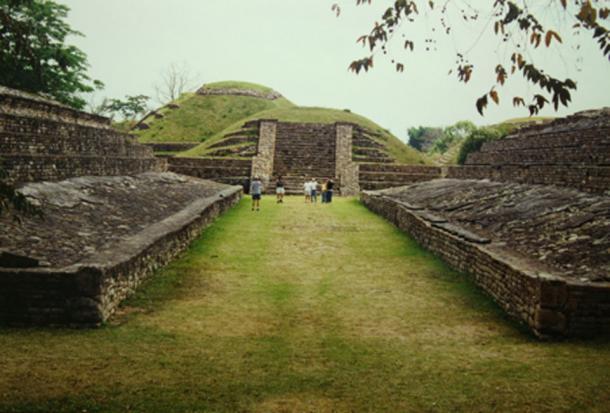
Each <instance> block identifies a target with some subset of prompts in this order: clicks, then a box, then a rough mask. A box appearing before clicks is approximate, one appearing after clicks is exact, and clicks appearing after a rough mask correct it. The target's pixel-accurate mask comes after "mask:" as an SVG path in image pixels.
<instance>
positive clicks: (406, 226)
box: [361, 191, 610, 337]
mask: <svg viewBox="0 0 610 413" xmlns="http://www.w3.org/2000/svg"><path fill="white" fill-rule="evenodd" d="M361 199H362V202H363V203H364V204H365V205H366V206H367V207H368V208H369V209H370V210H372V211H373V212H375V213H377V214H379V215H381V216H383V217H385V218H386V219H387V220H389V221H390V222H392V223H393V224H394V225H396V226H397V227H398V228H400V229H401V230H402V231H404V232H406V233H408V234H409V235H410V236H412V237H413V238H414V239H415V240H416V241H417V242H418V243H419V244H420V245H422V246H423V247H425V248H427V249H429V250H430V251H432V252H433V253H434V254H436V255H438V256H439V257H440V258H442V259H443V260H444V261H445V262H447V263H448V264H449V265H450V266H451V267H453V268H455V269H457V270H459V271H463V272H467V273H469V274H471V275H472V277H473V279H474V281H475V283H476V284H477V285H478V286H480V287H481V288H482V289H483V290H485V291H486V292H487V293H488V294H489V295H490V296H491V297H492V298H493V299H494V300H495V301H496V302H497V303H498V304H499V305H500V306H501V307H502V308H503V309H504V310H505V311H506V312H507V313H508V314H509V315H511V316H512V317H514V318H516V319H518V320H520V321H521V322H523V323H524V324H526V325H527V326H528V327H529V328H530V329H531V330H532V331H533V332H534V334H536V335H538V336H541V337H547V336H578V337H583V336H592V335H599V334H604V333H607V332H610V283H600V284H597V285H591V284H585V283H579V282H576V281H571V280H565V279H559V278H557V277H552V276H549V277H546V278H545V277H541V276H536V275H533V274H530V273H527V272H525V271H523V270H520V269H519V268H518V267H517V266H515V265H513V264H511V262H510V260H507V258H506V257H505V256H504V255H503V254H501V253H499V252H498V251H494V249H493V248H491V247H489V246H486V245H485V244H482V243H478V242H476V237H473V238H472V239H471V240H468V239H465V237H458V236H456V235H453V234H451V233H449V232H447V231H444V230H443V229H442V226H441V225H436V224H435V223H434V222H433V220H429V219H426V217H425V216H424V215H420V214H418V213H417V211H415V210H412V209H411V208H410V207H409V205H405V204H403V203H401V202H399V201H396V200H392V199H390V198H388V197H385V196H382V195H378V194H374V193H370V192H366V191H365V192H363V193H362V194H361ZM466 238H468V237H466Z"/></svg>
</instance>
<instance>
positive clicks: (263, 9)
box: [58, 0, 610, 139]
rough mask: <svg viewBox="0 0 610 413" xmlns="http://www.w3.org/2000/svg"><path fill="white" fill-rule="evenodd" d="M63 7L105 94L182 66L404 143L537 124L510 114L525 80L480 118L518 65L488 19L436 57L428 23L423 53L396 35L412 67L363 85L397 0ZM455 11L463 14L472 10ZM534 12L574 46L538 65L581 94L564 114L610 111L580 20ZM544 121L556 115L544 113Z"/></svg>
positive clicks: (211, 0) (459, 32)
mask: <svg viewBox="0 0 610 413" xmlns="http://www.w3.org/2000/svg"><path fill="white" fill-rule="evenodd" d="M58 1H59V2H60V3H63V4H66V5H68V6H69V7H70V8H71V13H70V15H69V18H68V22H69V23H70V25H71V26H72V27H73V28H74V29H76V30H79V31H81V32H82V33H83V34H84V35H85V37H82V38H73V39H71V42H72V43H73V44H75V45H76V46H78V47H80V48H81V49H82V50H83V51H84V52H85V53H86V54H87V55H88V57H89V63H90V64H91V70H90V74H91V75H92V76H93V77H94V78H97V79H100V80H102V81H103V82H104V83H105V84H106V88H105V90H104V91H103V92H102V94H101V96H108V97H113V98H121V97H123V96H125V95H126V94H129V95H133V94H146V95H149V96H154V89H153V84H154V83H155V82H158V81H159V80H160V77H161V73H162V72H163V71H164V69H166V68H167V67H168V66H169V64H170V63H172V62H174V63H179V64H186V65H188V67H190V68H191V70H192V72H194V73H197V74H198V75H199V76H198V78H199V79H200V81H199V82H197V83H201V84H203V83H209V82H215V81H221V80H243V81H249V82H255V83H260V84H263V85H267V86H270V87H272V88H274V89H275V90H277V91H279V92H280V93H282V94H283V95H284V96H286V97H287V98H288V99H290V100H291V101H293V102H294V103H296V104H299V105H305V106H323V107H333V108H339V109H344V108H349V109H351V110H352V111H353V112H356V113H360V114H362V115H364V116H367V117H369V118H371V119H372V120H374V121H376V122H377V123H379V124H380V125H382V126H383V127H385V128H388V129H390V130H391V131H392V132H393V133H394V134H395V135H397V136H399V137H400V138H402V139H405V138H406V135H407V134H406V129H407V128H408V127H411V126H418V125H428V126H446V125H449V124H452V123H454V122H456V121H458V120H463V119H468V120H472V121H474V122H475V123H477V124H487V123H494V122H497V121H501V120H504V119H507V118H511V117H521V116H527V112H526V110H525V109H523V108H520V109H514V108H513V107H512V104H511V101H512V96H514V95H517V94H519V93H522V92H523V91H524V90H527V86H524V84H523V82H520V81H516V78H515V81H509V83H507V85H506V86H505V87H504V88H500V89H499V90H498V91H499V93H500V98H501V105H500V106H495V105H494V104H491V105H490V106H489V108H488V110H487V112H486V115H485V117H484V118H482V117H481V116H479V115H478V113H477V112H476V109H475V106H474V103H475V100H476V98H477V97H479V96H480V95H482V94H483V93H485V92H486V91H488V90H489V89H490V87H491V86H492V85H493V82H494V75H493V68H494V67H495V65H496V64H497V63H499V60H498V59H504V58H506V56H507V55H506V53H507V52H506V50H504V49H502V47H500V46H502V45H501V43H500V42H499V41H498V39H497V37H495V36H494V34H493V31H492V29H491V26H486V24H487V23H488V22H489V19H488V17H489V16H488V15H482V16H479V17H480V18H479V19H478V22H480V23H481V24H482V25H478V26H477V25H476V24H475V25H474V26H473V25H472V24H469V25H465V24H463V23H462V20H461V17H459V16H457V15H453V17H454V18H453V21H455V22H457V23H456V24H454V32H453V33H454V34H453V36H451V37H448V36H445V35H436V33H438V32H439V31H438V30H437V31H436V32H435V33H434V34H435V35H436V37H435V40H437V43H436V48H437V51H432V52H428V53H426V52H423V50H422V49H423V48H424V46H425V44H424V41H423V39H424V37H425V36H424V34H422V33H424V31H425V30H426V29H427V28H429V24H431V22H432V21H433V20H432V18H431V19H428V20H427V19H425V18H424V19H422V20H421V23H420V24H419V25H417V26H413V27H412V29H411V30H412V32H411V33H416V37H415V38H416V39H419V41H418V42H416V53H413V54H407V53H405V52H403V51H402V50H400V49H401V48H402V44H401V43H402V42H403V41H404V39H401V38H400V37H399V36H397V42H396V46H397V47H396V49H397V52H395V54H394V56H396V57H397V58H398V59H399V60H400V59H402V60H404V63H405V66H406V70H405V72H404V73H396V72H395V71H394V68H393V66H392V65H391V64H390V62H389V59H384V57H383V56H381V55H379V56H378V57H376V59H375V69H374V70H373V71H372V72H370V73H367V74H360V75H358V76H356V75H355V74H353V73H351V72H349V71H348V70H347V67H348V65H349V63H350V62H351V61H352V60H354V59H356V58H360V57H364V56H365V55H366V54H367V51H366V50H364V49H363V48H362V47H361V46H360V45H357V44H356V39H357V38H358V37H359V36H360V35H362V34H364V33H368V31H369V30H370V28H371V27H372V24H373V22H374V21H375V20H376V19H379V17H380V16H381V13H382V11H383V10H384V9H385V8H386V7H387V6H388V5H389V4H390V3H392V2H391V1H389V0H385V1H384V0H374V1H373V5H372V6H360V7H356V6H355V0H58ZM333 3H339V4H340V5H341V7H342V13H341V16H340V17H339V18H337V17H336V16H335V15H334V13H333V12H332V11H331V6H332V4H333ZM423 3H427V2H423ZM452 3H453V4H461V6H460V7H463V5H464V4H466V3H467V2H465V1H454V2H452ZM469 3H470V4H476V3H484V4H489V3H491V1H490V0H473V1H470V2H469ZM532 3H533V4H538V5H540V6H541V7H540V8H539V9H538V11H539V12H540V13H542V15H543V17H546V18H549V19H550V21H551V22H553V24H555V26H557V25H559V26H560V27H559V29H560V30H559V31H560V33H561V34H562V37H563V39H564V44H566V46H565V47H563V48H562V49H561V56H560V57H556V55H553V54H550V53H548V52H546V51H543V54H542V55H538V56H537V60H536V62H537V63H540V62H544V64H545V66H546V67H548V68H550V69H553V71H551V73H553V74H555V75H556V76H558V77H559V78H564V77H570V78H572V79H573V80H575V81H576V82H577V84H578V88H579V89H578V90H577V91H576V93H575V94H574V95H573V104H572V105H571V106H570V108H569V109H561V110H560V111H559V115H566V114H569V113H572V112H575V111H578V110H583V109H590V108H596V107H601V106H610V63H609V62H608V60H607V59H605V58H604V57H602V56H601V54H600V53H599V51H598V49H597V48H596V47H595V44H594V43H593V42H591V41H590V35H589V34H588V33H583V34H582V36H580V38H579V39H580V40H579V41H580V43H582V44H583V47H582V48H581V49H580V50H576V49H575V48H574V44H575V43H573V42H571V41H570V36H569V32H570V31H571V30H570V29H567V27H570V26H571V21H565V20H562V18H561V16H560V17H557V16H553V15H549V14H550V12H549V11H548V8H547V7H546V5H548V3H549V2H548V1H542V0H541V1H535V2H530V4H532ZM557 3H558V2H557ZM456 17H457V18H456ZM477 24H478V23H477ZM549 27H550V26H549ZM481 34H482V35H481ZM407 35H408V36H407V38H413V37H411V35H410V34H409V33H408V32H407ZM480 35H481V36H480ZM477 39H478V41H477ZM473 45H474V47H473V48H472V50H471V51H470V52H469V54H468V56H469V58H470V61H471V63H474V64H475V73H474V77H473V80H472V81H471V82H470V83H469V84H468V85H464V84H463V83H459V82H458V81H457V80H456V77H455V74H452V75H448V70H449V69H452V68H453V66H454V63H455V52H456V51H464V50H466V49H469V48H471V46H473ZM553 50H557V49H553ZM544 53H546V54H544ZM581 59H582V61H581ZM530 90H535V89H530ZM541 115H549V116H554V115H556V114H555V112H554V111H553V110H545V111H544V112H543V113H541Z"/></svg>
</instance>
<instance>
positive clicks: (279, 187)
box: [275, 175, 286, 204]
mask: <svg viewBox="0 0 610 413" xmlns="http://www.w3.org/2000/svg"><path fill="white" fill-rule="evenodd" d="M285 193H286V189H285V188H284V180H283V179H282V176H281V175H280V176H278V178H277V181H276V182H275V194H276V197H277V201H276V202H277V203H278V204H283V203H284V194H285Z"/></svg>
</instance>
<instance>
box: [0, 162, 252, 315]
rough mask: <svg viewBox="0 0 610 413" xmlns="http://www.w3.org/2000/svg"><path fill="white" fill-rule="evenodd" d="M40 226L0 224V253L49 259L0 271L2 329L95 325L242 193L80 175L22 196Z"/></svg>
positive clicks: (157, 176) (199, 183)
mask: <svg viewBox="0 0 610 413" xmlns="http://www.w3.org/2000/svg"><path fill="white" fill-rule="evenodd" d="M21 191H22V192H23V193H24V194H26V195H27V196H28V198H30V199H32V200H34V201H35V202H36V203H39V204H40V205H41V206H42V207H43V211H44V216H43V218H38V217H25V218H24V219H23V220H22V223H21V224H20V225H17V224H16V223H15V222H14V221H13V220H11V219H10V217H2V218H0V225H1V227H2V229H3V231H2V232H0V248H2V249H3V250H4V251H8V252H10V253H14V254H18V255H23V256H32V257H37V259H38V258H40V259H41V260H44V261H47V264H46V267H44V268H41V267H38V268H33V269H31V268H27V269H19V268H0V322H4V323H8V324H47V325H76V326H93V325H99V324H100V323H101V322H103V321H105V320H107V319H108V317H109V316H110V315H111V314H112V313H113V312H114V310H115V308H116V306H117V305H118V304H119V303H120V302H121V301H122V300H123V299H124V298H125V297H127V296H128V295H129V294H131V293H132V292H133V291H135V289H136V288H137V286H138V285H139V284H140V283H141V281H142V280H143V279H144V278H146V277H147V276H149V275H150V274H151V273H152V272H153V271H154V270H155V269H157V268H159V267H160V266H162V265H164V264H166V263H167V262H169V261H170V260H171V259H172V258H173V257H174V256H175V255H176V254H177V253H179V252H180V251H182V250H183V249H184V248H186V247H187V246H188V244H189V243H190V241H191V240H192V239H193V238H194V237H196V236H197V235H198V234H199V233H200V231H201V228H203V227H205V226H206V225H207V224H209V223H210V222H211V220H213V219H214V218H215V217H216V216H218V215H219V214H220V213H222V212H223V211H225V210H226V209H227V208H229V207H231V206H232V205H233V204H234V203H235V202H237V201H238V200H239V197H240V195H241V187H230V186H227V185H223V184H219V183H215V182H211V181H203V180H199V179H196V178H191V177H186V176H180V175H176V174H173V173H145V174H141V175H137V176H122V177H81V178H73V179H70V180H67V181H62V182H53V183H51V182H43V183H32V184H29V185H27V186H25V187H23V188H22V189H21Z"/></svg>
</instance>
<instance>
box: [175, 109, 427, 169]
mask: <svg viewBox="0 0 610 413" xmlns="http://www.w3.org/2000/svg"><path fill="white" fill-rule="evenodd" d="M255 119H277V120H279V121H281V122H307V123H335V122H351V123H355V124H357V125H360V126H362V127H364V128H366V129H368V130H370V131H372V132H376V133H378V134H380V137H379V138H377V140H378V141H379V142H380V143H381V144H383V145H384V146H385V149H386V151H387V152H388V154H389V155H390V156H392V157H393V158H395V159H396V160H397V161H398V162H400V163H405V164H424V163H428V161H426V160H425V158H424V156H423V155H422V154H420V153H418V152H417V151H416V150H414V149H413V148H410V147H408V146H407V145H405V144H404V143H403V142H402V141H400V140H399V139H398V138H397V137H396V136H394V135H392V133H390V132H389V131H388V130H387V129H383V128H382V127H381V126H379V125H378V124H376V123H375V122H373V121H371V120H370V119H367V118H365V117H364V116H361V115H357V114H354V113H352V112H349V111H345V110H339V109H328V108H319V107H302V106H298V107H297V106H293V107H281V108H276V109H271V110H267V111H264V112H260V113H257V114H255V115H252V116H249V117H247V118H244V119H241V120H239V121H238V122H235V123H234V124H232V125H230V126H228V127H227V128H226V129H224V130H222V131H220V132H219V133H217V134H215V135H214V136H212V137H211V138H210V139H208V140H207V141H206V142H204V143H202V144H201V145H199V146H196V147H195V148H193V149H190V150H188V151H186V152H183V153H181V154H180V156H186V157H189V156H205V154H206V152H207V151H208V150H209V148H210V146H211V145H213V144H215V143H217V142H218V141H220V140H221V139H223V137H224V136H225V135H226V134H228V133H231V132H236V131H238V130H239V129H240V128H241V127H242V125H243V124H244V123H245V122H247V121H250V120H255Z"/></svg>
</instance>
